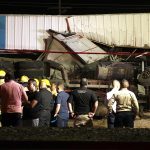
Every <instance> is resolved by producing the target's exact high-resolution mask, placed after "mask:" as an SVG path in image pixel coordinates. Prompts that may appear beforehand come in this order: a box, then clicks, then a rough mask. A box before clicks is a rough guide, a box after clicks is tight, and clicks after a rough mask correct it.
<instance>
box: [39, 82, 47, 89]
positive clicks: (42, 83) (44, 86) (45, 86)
mask: <svg viewBox="0 0 150 150" xmlns="http://www.w3.org/2000/svg"><path fill="white" fill-rule="evenodd" d="M39 89H40V90H41V89H47V85H46V83H45V82H44V81H42V80H41V81H40V83H39Z"/></svg>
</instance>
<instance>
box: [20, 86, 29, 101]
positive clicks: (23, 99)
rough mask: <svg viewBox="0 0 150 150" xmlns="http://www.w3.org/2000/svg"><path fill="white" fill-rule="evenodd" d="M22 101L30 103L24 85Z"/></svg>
mask: <svg viewBox="0 0 150 150" xmlns="http://www.w3.org/2000/svg"><path fill="white" fill-rule="evenodd" d="M21 98H22V101H23V102H25V103H30V102H29V101H28V96H27V93H26V91H25V90H24V89H23V87H22V97H21Z"/></svg>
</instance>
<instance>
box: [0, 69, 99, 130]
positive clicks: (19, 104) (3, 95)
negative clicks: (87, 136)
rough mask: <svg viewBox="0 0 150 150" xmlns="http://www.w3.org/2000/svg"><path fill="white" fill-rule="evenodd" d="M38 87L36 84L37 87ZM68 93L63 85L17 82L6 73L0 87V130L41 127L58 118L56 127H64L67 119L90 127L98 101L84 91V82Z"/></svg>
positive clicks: (42, 80)
mask: <svg viewBox="0 0 150 150" xmlns="http://www.w3.org/2000/svg"><path fill="white" fill-rule="evenodd" d="M38 84H39V85H38ZM80 85H81V87H80V88H79V89H78V90H74V91H73V92H71V94H69V93H67V92H65V86H64V83H62V82H58V83H57V84H56V83H51V84H50V82H49V80H48V79H41V80H40V82H39V83H37V81H36V79H32V78H31V79H28V78H27V76H22V77H21V79H20V80H19V81H18V82H17V81H16V80H15V78H14V76H13V74H11V73H9V72H8V73H6V74H5V76H4V82H3V83H2V84H1V85H0V101H1V124H2V127H8V126H14V127H20V126H23V127H42V126H50V125H52V124H51V122H52V121H53V120H52V119H54V118H57V120H56V124H55V125H56V126H57V127H67V126H68V120H69V117H73V118H74V119H75V123H74V126H75V127H80V126H85V125H88V126H89V125H90V126H91V125H92V118H93V116H94V114H95V112H96V109H97V106H98V101H97V97H96V95H95V94H94V93H93V92H92V91H91V90H89V89H87V79H85V78H83V79H82V80H81V82H80Z"/></svg>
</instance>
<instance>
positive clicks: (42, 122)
mask: <svg viewBox="0 0 150 150" xmlns="http://www.w3.org/2000/svg"><path fill="white" fill-rule="evenodd" d="M50 118H51V113H50V110H41V111H40V113H39V127H43V126H47V127H48V126H49V125H50Z"/></svg>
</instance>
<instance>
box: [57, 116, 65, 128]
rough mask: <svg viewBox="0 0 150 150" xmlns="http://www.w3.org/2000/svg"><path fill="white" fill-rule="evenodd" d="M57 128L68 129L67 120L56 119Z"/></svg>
mask: <svg viewBox="0 0 150 150" xmlns="http://www.w3.org/2000/svg"><path fill="white" fill-rule="evenodd" d="M57 127H60V128H65V127H68V119H63V118H61V117H59V116H58V117H57Z"/></svg>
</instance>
